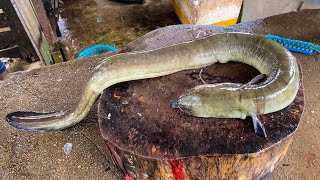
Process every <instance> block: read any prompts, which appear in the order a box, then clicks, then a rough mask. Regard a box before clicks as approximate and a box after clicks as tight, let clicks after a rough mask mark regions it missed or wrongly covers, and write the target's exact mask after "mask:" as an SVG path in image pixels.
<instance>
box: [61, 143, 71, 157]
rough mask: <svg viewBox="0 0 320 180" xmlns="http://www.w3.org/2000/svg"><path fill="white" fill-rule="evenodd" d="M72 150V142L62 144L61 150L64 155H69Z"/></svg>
mask: <svg viewBox="0 0 320 180" xmlns="http://www.w3.org/2000/svg"><path fill="white" fill-rule="evenodd" d="M71 151H72V143H66V144H65V145H64V146H63V152H64V154H66V155H69V154H70V153H71Z"/></svg>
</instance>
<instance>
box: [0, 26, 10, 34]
mask: <svg viewBox="0 0 320 180" xmlns="http://www.w3.org/2000/svg"><path fill="white" fill-rule="evenodd" d="M8 31H11V28H10V27H4V28H0V33H3V32H8Z"/></svg>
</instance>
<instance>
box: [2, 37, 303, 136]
mask: <svg viewBox="0 0 320 180" xmlns="http://www.w3.org/2000/svg"><path fill="white" fill-rule="evenodd" d="M228 61H237V62H242V63H245V64H248V65H251V66H253V67H255V68H256V69H257V70H259V71H260V73H261V74H264V75H265V77H263V78H261V75H260V76H257V77H256V78H254V79H253V80H252V81H250V82H249V83H247V84H236V83H220V84H203V85H199V86H196V87H194V88H192V89H190V90H189V91H187V92H186V93H185V94H183V95H182V96H180V97H179V98H178V100H176V101H174V102H173V103H172V107H173V108H179V109H180V110H182V111H184V112H186V113H188V114H191V115H193V116H197V117H217V118H241V119H244V118H246V117H247V116H251V117H252V121H253V125H254V130H255V132H256V133H257V134H258V135H260V136H265V137H266V136H267V134H266V132H265V129H264V127H263V124H262V123H261V122H260V120H259V119H258V116H257V115H261V114H267V113H272V112H275V111H279V110H281V109H283V108H285V107H287V106H288V105H289V104H290V103H291V102H292V101H293V100H294V98H295V96H296V94H297V91H298V88H299V69H298V65H297V62H296V59H295V58H294V57H293V55H292V54H291V53H290V52H289V51H287V50H286V49H285V48H284V47H283V46H282V45H280V44H278V43H276V42H273V41H272V40H268V39H266V38H264V37H262V36H258V35H252V34H245V33H223V34H215V35H213V36H209V37H206V38H202V39H196V40H193V41H189V42H185V43H180V44H174V45H171V46H167V47H164V48H159V49H155V50H150V51H139V52H130V53H123V54H117V55H114V56H111V57H109V58H107V59H105V60H104V61H102V62H101V64H100V65H98V66H97V67H96V68H95V70H94V71H93V73H92V75H91V76H90V78H89V79H88V81H87V84H86V86H85V87H84V90H83V92H82V98H81V99H80V101H79V102H78V104H77V106H76V107H75V108H74V109H73V110H71V111H69V112H67V113H63V112H53V113H37V112H21V111H20V112H13V113H11V114H9V115H7V116H6V121H7V122H8V123H9V124H10V125H12V126H14V127H15V128H18V129H23V130H28V131H51V130H62V129H65V128H67V127H70V126H73V125H75V124H77V123H78V122H80V121H81V120H82V119H84V118H85V117H86V115H87V114H88V112H89V111H90V109H91V107H92V106H93V104H94V103H95V101H96V99H97V98H98V97H99V95H100V94H101V93H102V92H103V90H104V89H106V88H108V87H109V86H111V85H114V84H117V83H120V82H125V81H131V80H138V79H146V78H154V77H159V76H164V75H169V74H172V73H175V72H178V71H182V70H186V69H194V68H201V67H205V66H208V65H211V64H214V63H218V62H219V63H227V62H228ZM258 81H259V82H258ZM256 82H257V83H256Z"/></svg>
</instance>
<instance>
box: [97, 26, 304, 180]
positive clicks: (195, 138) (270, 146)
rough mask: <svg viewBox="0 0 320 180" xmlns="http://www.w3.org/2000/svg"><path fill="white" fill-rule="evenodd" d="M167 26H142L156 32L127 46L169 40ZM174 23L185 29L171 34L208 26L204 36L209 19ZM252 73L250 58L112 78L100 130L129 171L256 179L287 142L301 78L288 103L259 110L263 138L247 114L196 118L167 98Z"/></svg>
mask: <svg viewBox="0 0 320 180" xmlns="http://www.w3.org/2000/svg"><path fill="white" fill-rule="evenodd" d="M170 28H172V27H168V28H163V29H158V30H156V31H155V32H151V33H149V34H147V35H146V36H147V37H153V36H154V38H153V39H152V40H149V41H148V42H147V39H148V38H144V37H142V38H141V39H140V40H138V41H136V42H137V43H131V44H129V46H131V47H130V48H127V50H130V49H134V48H133V47H134V46H135V45H136V46H138V47H137V48H136V50H137V49H140V50H141V49H148V46H146V45H147V44H152V45H153V48H154V46H155V44H158V46H159V47H161V44H163V42H166V40H169V39H166V38H167V37H166V36H163V34H168V32H167V31H168V29H170ZM174 29H175V30H177V29H183V30H181V31H179V33H180V34H181V36H179V37H180V38H177V40H176V42H181V41H184V40H190V39H193V38H195V37H193V34H197V33H196V32H198V31H199V30H201V31H203V32H206V33H205V34H204V35H203V36H208V35H210V34H212V33H214V30H212V27H208V26H189V29H188V28H186V26H181V27H179V26H176V27H175V28H174ZM173 32H175V31H173ZM209 32H210V33H209ZM169 36H170V35H168V37H169ZM157 42H158V43H157ZM125 49H126V48H125ZM200 71H201V73H200ZM257 74H258V72H257V70H255V69H254V68H253V67H251V66H248V65H245V64H242V63H227V64H214V65H211V66H208V67H205V68H202V70H201V69H195V70H186V71H181V72H178V73H175V74H172V75H168V76H163V77H158V78H153V79H146V80H138V81H131V82H126V83H121V84H117V85H114V86H112V87H110V88H108V89H106V90H105V91H104V93H103V94H102V97H101V99H100V104H99V127H100V131H101V134H102V137H103V138H104V140H105V142H106V144H107V147H108V149H109V150H110V151H111V154H112V155H113V157H114V160H115V162H116V163H117V165H118V166H119V168H121V169H122V170H123V172H124V173H128V174H129V175H130V176H131V177H133V178H134V179H159V180H160V179H161V180H166V179H175V180H178V179H179V180H182V179H183V180H184V179H262V178H264V177H265V176H266V175H268V174H269V173H271V172H272V171H273V169H274V167H275V166H276V165H277V163H278V162H279V161H280V160H281V159H282V158H283V157H284V156H285V154H286V152H287V150H288V148H289V146H290V144H291V142H292V138H293V134H294V132H295V131H296V130H297V127H298V125H299V121H300V118H301V115H302V111H303V107H304V94H303V88H302V86H300V89H299V92H298V95H297V97H296V99H295V100H294V102H293V103H292V104H290V105H289V106H288V107H287V108H285V109H283V110H281V111H278V112H275V113H271V114H266V115H261V116H260V118H261V121H262V122H263V124H264V126H265V128H266V131H267V133H268V137H267V138H261V137H259V136H257V135H256V134H255V133H254V131H253V125H252V122H251V119H250V118H247V119H245V120H240V119H218V118H197V117H192V116H189V115H186V114H183V113H182V112H180V111H179V110H177V109H172V108H171V106H170V105H171V103H170V102H171V100H174V99H177V98H178V96H179V95H180V94H182V93H183V92H185V91H186V90H188V89H190V88H192V87H194V86H196V85H200V84H202V83H203V82H202V80H204V81H205V82H206V83H221V82H235V83H246V82H249V81H250V80H251V79H252V78H253V77H255V76H256V75H257ZM200 77H201V78H200ZM201 79H202V80H201ZM301 84H302V82H301Z"/></svg>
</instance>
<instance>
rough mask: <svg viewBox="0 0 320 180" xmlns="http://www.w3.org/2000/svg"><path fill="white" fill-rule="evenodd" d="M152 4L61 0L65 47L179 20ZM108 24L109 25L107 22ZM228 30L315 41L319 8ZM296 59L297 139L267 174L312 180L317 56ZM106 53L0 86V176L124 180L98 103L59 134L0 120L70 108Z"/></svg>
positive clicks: (317, 132)
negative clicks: (300, 92)
mask: <svg viewBox="0 0 320 180" xmlns="http://www.w3.org/2000/svg"><path fill="white" fill-rule="evenodd" d="M159 2H160V0H159ZM156 5H157V6H155V7H156V8H154V9H151V10H150V9H149V10H147V9H148V6H152V5H151V4H148V5H145V7H144V6H141V5H129V6H123V5H119V4H116V6H117V7H118V8H111V7H112V6H113V5H112V4H108V3H107V4H105V1H102V4H101V1H100V3H96V1H94V0H84V1H80V0H70V1H66V2H65V4H64V10H63V12H62V14H61V18H63V19H64V20H65V27H66V29H67V30H68V32H67V33H68V35H67V36H68V37H67V38H68V40H67V41H68V42H70V43H71V45H72V46H70V49H73V48H74V49H75V50H74V51H75V53H74V54H77V53H78V52H79V51H80V50H81V49H82V48H84V47H87V46H89V45H93V44H97V43H108V44H111V45H115V46H117V47H119V48H122V47H124V46H125V45H126V44H127V43H129V42H130V41H133V40H135V39H136V38H138V37H139V36H141V35H143V34H145V33H147V32H149V31H151V30H154V29H156V28H157V27H158V26H165V25H169V24H176V23H178V22H177V21H178V20H177V17H176V16H175V15H174V13H173V12H172V10H170V9H169V10H163V9H161V8H164V6H162V5H161V4H156ZM141 7H143V8H145V10H143V8H141ZM165 7H167V8H168V6H165ZM159 11H160V12H159ZM163 11H164V12H163ZM157 12H159V13H157ZM150 17H151V18H150ZM97 18H101V19H97ZM121 19H123V21H122V20H121ZM150 19H151V20H150ZM113 21H114V22H113ZM112 22H113V23H114V25H110V24H113V23H112ZM129 22H130V23H129ZM166 22H167V23H166ZM101 23H103V26H101ZM127 23H128V25H126V24H127ZM109 25H110V27H109V28H108V26H109ZM233 27H234V28H235V29H237V30H240V31H244V32H251V33H256V34H269V33H270V34H273V35H279V36H282V37H286V38H291V39H299V40H304V41H309V42H313V43H317V44H320V36H319V34H320V28H319V27H320V10H304V11H301V12H293V13H289V14H284V15H279V16H274V17H270V18H266V19H263V20H257V21H254V22H248V23H244V24H239V25H235V26H233ZM72 51H73V50H72ZM294 55H295V56H296V58H297V59H298V61H299V62H300V63H301V65H302V71H303V78H304V83H303V84H304V88H305V96H306V106H305V111H304V114H303V117H302V120H301V124H300V127H299V129H298V131H297V132H296V133H295V137H294V142H293V144H292V146H291V147H290V149H289V151H288V154H287V156H286V157H285V159H284V160H283V161H281V162H280V164H279V165H278V166H277V167H276V168H275V170H274V172H273V173H272V174H271V175H270V176H269V177H267V179H269V180H276V179H277V180H278V179H290V180H291V179H293V180H299V179H305V180H313V179H318V177H319V175H320V156H319V153H318V152H319V151H320V138H319V137H320V121H319V118H318V116H319V113H320V104H319V99H320V97H319V94H320V92H319V89H320V81H319V78H318V77H317V75H318V72H319V71H320V55H319V54H317V55H302V54H297V53H295V54H294ZM105 56H107V55H105ZM105 56H104V57H103V56H99V57H96V58H91V59H84V60H81V61H79V62H75V61H73V62H67V63H62V64H58V65H53V66H49V67H44V68H40V69H35V70H31V71H27V72H26V71H23V72H18V73H13V74H10V75H9V77H8V78H7V79H6V80H5V81H2V82H0V100H1V102H2V105H1V107H0V117H1V119H2V121H1V122H0V179H10V180H11V179H17V180H18V179H108V180H116V179H123V174H122V173H121V171H120V170H119V169H118V168H117V166H115V164H114V162H113V161H112V159H111V156H110V153H109V151H107V150H106V147H105V144H104V142H103V140H102V138H101V136H100V132H99V128H98V123H97V122H98V121H97V108H96V106H95V107H94V108H93V109H92V110H91V111H90V114H89V115H88V116H87V117H86V118H85V120H84V121H82V122H81V123H79V124H78V125H76V126H73V127H71V128H69V129H66V130H63V131H58V132H48V133H30V132H25V131H19V130H16V129H13V128H12V127H10V126H9V125H8V124H6V123H5V121H4V117H5V115H6V114H7V113H9V112H12V111H17V110H30V111H31V110H32V111H41V112H43V111H67V110H70V109H71V108H72V107H73V106H74V105H75V104H76V103H77V101H78V100H79V98H80V93H81V89H82V87H83V86H84V84H85V81H86V79H87V78H88V77H89V75H90V72H91V71H92V70H93V68H94V67H95V66H96V65H97V64H98V63H99V61H101V60H102V59H103V58H105ZM66 143H72V144H73V148H72V151H71V153H70V154H69V155H67V154H65V153H64V150H63V147H64V145H65V144H66Z"/></svg>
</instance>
